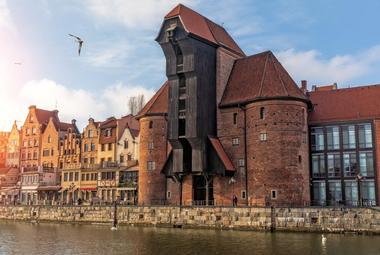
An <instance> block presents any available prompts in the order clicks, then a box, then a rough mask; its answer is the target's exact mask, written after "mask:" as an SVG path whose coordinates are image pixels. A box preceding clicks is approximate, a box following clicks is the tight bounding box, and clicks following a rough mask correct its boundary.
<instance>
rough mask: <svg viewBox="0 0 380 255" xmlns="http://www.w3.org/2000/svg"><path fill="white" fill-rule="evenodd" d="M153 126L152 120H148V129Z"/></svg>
mask: <svg viewBox="0 0 380 255" xmlns="http://www.w3.org/2000/svg"><path fill="white" fill-rule="evenodd" d="M152 128H153V121H149V129H152Z"/></svg>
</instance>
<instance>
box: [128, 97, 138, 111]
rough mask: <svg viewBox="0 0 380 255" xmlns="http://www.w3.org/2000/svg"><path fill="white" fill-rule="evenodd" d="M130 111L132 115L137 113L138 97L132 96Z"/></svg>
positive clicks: (129, 105)
mask: <svg viewBox="0 0 380 255" xmlns="http://www.w3.org/2000/svg"><path fill="white" fill-rule="evenodd" d="M128 107H129V111H130V113H131V114H132V115H136V114H137V100H136V97H130V98H129V101H128Z"/></svg>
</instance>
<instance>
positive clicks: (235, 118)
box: [233, 112, 238, 125]
mask: <svg viewBox="0 0 380 255" xmlns="http://www.w3.org/2000/svg"><path fill="white" fill-rule="evenodd" d="M237 116H238V114H237V113H236V112H235V113H234V115H233V123H234V125H236V124H237Z"/></svg>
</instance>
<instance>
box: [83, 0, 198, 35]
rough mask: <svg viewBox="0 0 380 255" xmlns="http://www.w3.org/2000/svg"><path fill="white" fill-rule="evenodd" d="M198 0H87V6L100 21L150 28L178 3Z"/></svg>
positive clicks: (134, 27) (129, 26)
mask: <svg viewBox="0 0 380 255" xmlns="http://www.w3.org/2000/svg"><path fill="white" fill-rule="evenodd" d="M197 1H198V0H183V1H178V0H139V1H125V0H87V1H85V3H84V4H85V8H87V9H88V10H89V11H90V12H91V13H92V14H94V15H95V16H96V17H97V18H100V19H102V21H107V22H114V23H119V24H122V25H124V26H126V27H127V28H133V29H136V30H137V29H151V28H152V27H155V25H156V24H157V22H161V21H162V18H163V17H164V15H165V14H166V13H167V12H168V11H169V10H170V9H171V8H174V6H175V5H177V4H178V3H180V2H181V3H183V4H189V5H192V4H194V3H195V2H197Z"/></svg>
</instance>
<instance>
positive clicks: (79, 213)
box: [0, 206, 380, 234]
mask: <svg viewBox="0 0 380 255" xmlns="http://www.w3.org/2000/svg"><path fill="white" fill-rule="evenodd" d="M115 211H116V214H115ZM0 220H15V221H29V222H56V223H100V224H109V225H110V226H111V225H112V224H113V223H114V222H117V224H119V225H145V226H162V227H178V228H211V229H232V230H260V231H295V232H298V231H303V232H331V233H347V232H355V233H366V234H380V209H379V208H378V207H372V208H344V207H334V208H328V207H301V208H273V207H272V208H270V207H261V208H260V207H173V206H150V207H148V206H147V207H137V206H117V207H116V209H115V207H114V206H0Z"/></svg>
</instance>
